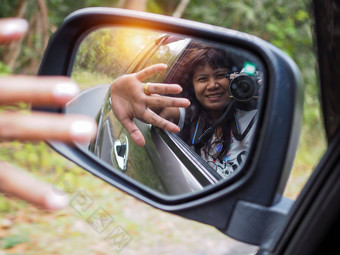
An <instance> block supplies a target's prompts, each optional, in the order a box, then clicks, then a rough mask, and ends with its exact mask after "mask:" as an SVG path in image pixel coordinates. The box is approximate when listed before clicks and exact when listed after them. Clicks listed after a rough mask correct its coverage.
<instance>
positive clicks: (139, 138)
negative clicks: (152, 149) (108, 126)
mask: <svg viewBox="0 0 340 255" xmlns="http://www.w3.org/2000/svg"><path fill="white" fill-rule="evenodd" d="M120 122H121V123H122V125H123V127H124V128H125V129H126V130H127V131H128V133H129V134H130V137H131V139H132V140H133V142H134V143H135V144H136V145H137V146H144V145H145V139H144V136H143V134H142V133H141V132H140V130H139V129H138V127H137V126H136V124H135V123H134V122H133V120H130V119H129V118H125V119H122V120H120Z"/></svg>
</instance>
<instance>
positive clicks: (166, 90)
mask: <svg viewBox="0 0 340 255" xmlns="http://www.w3.org/2000/svg"><path fill="white" fill-rule="evenodd" d="M146 85H147V90H148V93H149V94H159V95H166V94H168V95H169V94H170V95H176V94H179V93H181V92H182V90H183V89H182V87H181V86H180V85H178V84H164V83H150V82H148V83H146ZM144 86H145V85H144Z"/></svg>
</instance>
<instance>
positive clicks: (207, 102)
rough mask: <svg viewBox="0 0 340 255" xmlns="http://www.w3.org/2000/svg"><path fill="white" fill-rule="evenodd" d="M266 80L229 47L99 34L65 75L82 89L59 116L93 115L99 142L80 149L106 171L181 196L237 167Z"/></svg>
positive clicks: (158, 36) (139, 34)
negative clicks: (100, 164)
mask: <svg viewBox="0 0 340 255" xmlns="http://www.w3.org/2000/svg"><path fill="white" fill-rule="evenodd" d="M164 64H165V65H164ZM264 77H265V70H264V66H263V64H262V63H261V61H260V60H259V59H258V58H257V57H256V56H255V55H253V54H252V53H251V52H248V51H246V50H244V49H240V48H238V47H236V46H232V45H225V44H223V45H221V44H215V43H214V44H213V43H209V42H206V41H200V40H197V39H193V38H189V37H185V36H182V35H175V34H169V33H164V32H155V31H150V30H145V29H135V28H129V27H107V28H100V29H97V30H95V31H93V32H91V33H90V34H88V35H87V36H86V37H85V38H84V39H83V41H82V42H81V44H80V46H79V49H78V52H77V55H76V58H75V62H74V66H73V71H72V79H74V80H75V81H76V82H77V83H78V84H79V85H80V86H81V87H82V89H83V91H82V93H81V94H80V95H79V97H77V98H76V99H75V100H73V101H72V102H70V103H69V104H68V106H67V107H66V109H65V112H66V113H82V114H87V115H89V116H92V117H94V118H96V120H97V122H98V134H97V137H96V139H95V140H94V141H92V142H91V143H89V144H78V146H79V147H80V148H82V149H83V150H86V151H88V152H90V153H93V154H95V155H96V157H98V159H99V160H100V161H101V162H102V163H103V164H104V165H105V166H106V167H108V168H109V169H111V170H112V171H113V172H116V173H118V174H120V175H125V176H127V177H128V178H132V179H134V180H135V181H137V182H139V183H141V184H143V185H145V186H147V187H148V188H150V189H152V190H154V191H158V192H160V193H162V194H166V195H180V194H186V193H191V192H196V191H201V190H203V189H204V188H205V187H208V186H210V185H214V184H216V183H218V182H221V181H224V180H228V179H230V178H232V176H234V175H235V174H237V173H239V172H240V171H241V169H242V166H243V165H244V162H245V160H246V159H247V156H248V152H249V149H250V146H251V144H252V141H253V138H254V137H253V136H254V130H255V128H256V120H257V116H258V109H259V106H260V102H261V100H262V98H261V95H262V91H263V86H264V85H265V80H264Z"/></svg>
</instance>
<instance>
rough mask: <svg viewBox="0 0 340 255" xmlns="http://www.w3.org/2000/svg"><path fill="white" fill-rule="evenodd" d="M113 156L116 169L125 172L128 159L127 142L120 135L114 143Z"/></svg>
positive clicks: (124, 137)
mask: <svg viewBox="0 0 340 255" xmlns="http://www.w3.org/2000/svg"><path fill="white" fill-rule="evenodd" d="M113 154H114V155H113V156H114V158H115V160H116V162H117V165H118V167H119V168H120V169H121V170H122V171H126V169H127V165H128V158H129V140H128V138H127V137H126V135H122V136H120V137H119V139H117V140H115V141H114V143H113Z"/></svg>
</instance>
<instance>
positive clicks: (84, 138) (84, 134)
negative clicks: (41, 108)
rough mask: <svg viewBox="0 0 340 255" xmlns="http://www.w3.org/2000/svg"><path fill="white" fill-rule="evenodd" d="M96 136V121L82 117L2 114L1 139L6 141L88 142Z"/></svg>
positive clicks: (36, 113)
mask: <svg viewBox="0 0 340 255" xmlns="http://www.w3.org/2000/svg"><path fill="white" fill-rule="evenodd" d="M95 135H96V123H95V121H94V120H92V119H91V118H89V117H84V116H80V115H58V114H49V113H38V112H35V113H30V114H21V113H6V112H5V113H1V114H0V138H3V139H5V140H14V139H15V140H19V141H26V140H30V141H37V140H58V141H63V142H71V141H74V142H88V141H90V140H91V139H93V138H94V136H95Z"/></svg>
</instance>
